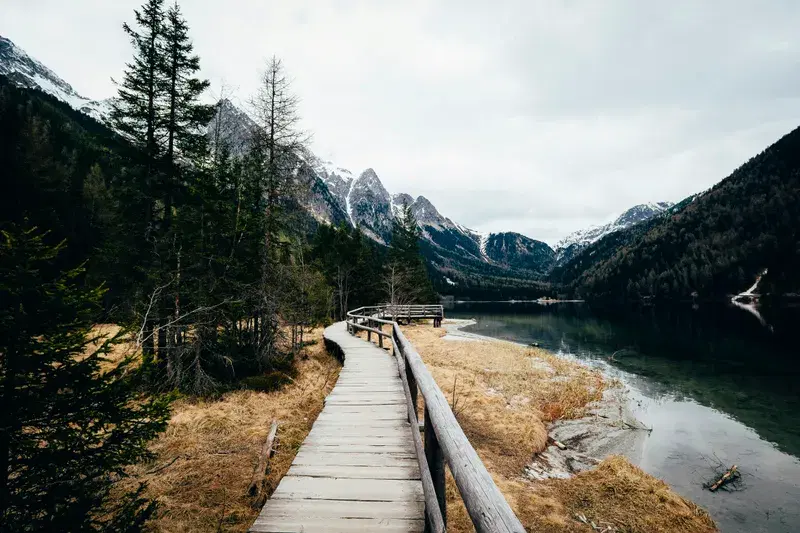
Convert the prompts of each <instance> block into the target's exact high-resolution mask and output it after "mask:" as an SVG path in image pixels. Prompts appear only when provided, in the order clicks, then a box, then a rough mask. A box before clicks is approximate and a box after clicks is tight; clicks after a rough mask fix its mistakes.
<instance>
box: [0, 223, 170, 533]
mask: <svg viewBox="0 0 800 533" xmlns="http://www.w3.org/2000/svg"><path fill="white" fill-rule="evenodd" d="M62 250H63V244H62V245H58V246H49V245H47V244H46V243H45V241H44V238H43V235H42V234H40V233H39V232H38V231H37V230H36V229H29V230H22V229H20V228H19V226H16V225H9V226H7V229H5V230H4V231H3V232H2V234H0V300H1V301H2V302H3V304H2V306H0V405H3V409H0V531H70V532H71V531H75V532H78V531H80V532H83V531H101V530H103V531H138V530H139V529H141V526H142V524H143V522H144V521H145V520H146V519H147V518H148V517H149V516H150V515H151V514H152V513H153V511H154V509H155V506H154V503H153V502H151V501H147V500H145V499H144V498H143V497H142V487H140V488H139V490H135V491H133V492H132V493H129V494H127V495H123V496H119V495H115V497H114V498H113V500H112V499H111V498H110V491H111V489H112V486H113V485H114V483H115V481H116V480H118V479H119V478H120V476H122V475H124V471H123V468H124V467H125V466H126V465H129V464H132V463H135V462H138V461H141V460H142V459H145V458H148V457H149V456H150V454H149V452H148V450H147V443H148V441H149V440H150V439H152V438H153V437H155V436H156V435H157V434H158V433H159V432H161V431H162V430H163V429H164V428H165V426H166V419H167V415H168V407H167V403H166V401H165V400H163V399H150V400H144V399H141V398H137V396H136V393H135V391H134V389H133V385H132V383H131V382H130V381H129V380H128V379H127V378H126V377H125V374H126V369H127V367H128V364H129V361H127V360H124V361H122V362H121V363H120V364H119V365H117V366H116V367H114V368H113V369H111V370H101V369H100V363H101V361H102V360H103V358H104V357H105V356H106V355H107V354H108V353H109V349H110V346H111V342H110V341H109V340H103V339H100V338H97V336H96V335H93V334H92V333H91V326H92V319H93V318H94V316H95V313H96V312H97V309H98V303H99V300H100V298H101V297H102V294H103V290H102V289H85V288H83V286H82V280H81V278H82V277H83V276H84V271H83V269H81V268H78V269H72V270H67V271H63V270H61V269H60V267H59V266H58V265H57V261H56V259H57V256H58V254H59V253H60V252H61V251H62ZM96 344H99V347H96V348H95V347H94V346H95V345H96Z"/></svg>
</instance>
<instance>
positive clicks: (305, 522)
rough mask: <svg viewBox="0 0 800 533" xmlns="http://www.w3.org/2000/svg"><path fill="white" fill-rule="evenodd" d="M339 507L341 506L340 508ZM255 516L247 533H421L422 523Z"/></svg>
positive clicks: (395, 519)
mask: <svg viewBox="0 0 800 533" xmlns="http://www.w3.org/2000/svg"><path fill="white" fill-rule="evenodd" d="M340 507H341V506H340ZM301 517H302V515H297V516H295V517H276V518H272V517H269V516H268V515H267V516H265V517H264V518H261V517H259V518H258V519H257V520H256V523H255V524H253V527H252V528H250V531H252V532H254V533H262V532H270V533H272V532H280V533H350V532H360V531H364V532H369V531H381V532H383V533H413V532H419V533H422V531H423V529H424V528H425V521H424V520H407V519H400V518H309V517H302V518H301Z"/></svg>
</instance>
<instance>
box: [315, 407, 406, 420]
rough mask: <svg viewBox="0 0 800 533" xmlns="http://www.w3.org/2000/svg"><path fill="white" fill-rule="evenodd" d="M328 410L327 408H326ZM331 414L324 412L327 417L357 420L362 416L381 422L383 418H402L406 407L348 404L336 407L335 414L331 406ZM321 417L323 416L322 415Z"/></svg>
mask: <svg viewBox="0 0 800 533" xmlns="http://www.w3.org/2000/svg"><path fill="white" fill-rule="evenodd" d="M326 408H327V406H326ZM330 408H331V412H329V413H326V412H325V411H324V410H323V412H322V414H325V415H326V416H338V417H344V416H350V417H351V418H355V417H357V416H362V417H365V418H374V419H375V420H379V419H382V418H384V419H385V418H397V417H398V415H399V416H400V418H402V417H403V416H404V415H405V414H406V411H405V406H404V405H396V404H390V405H352V404H351V405H347V404H340V405H337V406H336V409H335V412H333V406H330ZM320 416H321V415H320Z"/></svg>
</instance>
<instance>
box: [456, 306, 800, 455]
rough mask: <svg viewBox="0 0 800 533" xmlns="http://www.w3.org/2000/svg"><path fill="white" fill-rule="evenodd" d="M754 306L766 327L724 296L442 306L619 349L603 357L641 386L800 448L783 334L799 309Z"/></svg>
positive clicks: (561, 341)
mask: <svg viewBox="0 0 800 533" xmlns="http://www.w3.org/2000/svg"><path fill="white" fill-rule="evenodd" d="M760 310H761V314H762V315H763V318H762V319H763V320H765V321H766V322H767V323H769V324H772V325H773V326H774V332H773V331H771V330H770V329H768V328H765V327H763V326H762V325H761V323H760V322H759V321H757V320H754V318H753V317H752V316H751V315H750V314H748V313H746V312H743V311H742V310H740V309H738V308H736V307H733V306H727V305H725V306H722V305H720V306H704V307H701V308H700V309H698V310H695V311H692V310H689V309H675V308H661V307H650V308H647V309H638V310H631V309H599V308H592V307H590V306H588V305H585V304H584V305H579V304H563V305H553V306H548V307H543V306H536V305H535V304H514V305H509V304H467V305H462V306H458V307H456V308H454V309H453V310H452V311H450V313H449V314H450V315H453V316H455V315H459V316H470V315H471V314H479V315H480V321H479V323H478V324H477V325H475V326H472V328H470V330H471V331H474V332H476V333H482V334H485V335H491V336H494V337H501V338H507V339H510V340H516V341H520V342H526V343H527V342H534V341H535V342H539V343H540V345H541V346H543V347H545V348H548V349H551V350H555V351H558V350H563V351H565V352H570V353H573V354H575V355H577V356H579V357H583V358H603V359H607V358H608V357H609V356H610V355H611V354H612V353H614V352H617V351H618V350H619V352H618V353H616V355H615V357H614V360H613V361H612V364H614V365H615V366H617V367H618V368H620V369H622V370H625V371H628V372H631V373H634V374H637V375H640V376H645V377H647V378H649V380H652V383H650V385H652V389H651V387H650V386H647V389H651V390H648V391H647V393H648V394H652V395H653V396H655V397H658V396H660V395H664V394H669V395H671V396H673V397H683V396H685V397H688V398H692V399H694V400H695V401H697V402H698V403H700V404H702V405H706V406H709V407H713V408H715V409H717V410H719V411H722V412H724V413H726V414H728V415H730V416H732V417H734V418H736V419H737V420H739V421H740V422H742V423H743V424H745V425H747V426H749V427H751V428H753V429H755V430H756V431H757V432H758V433H759V435H761V437H762V438H764V439H766V440H769V441H772V442H775V443H777V444H778V446H779V447H780V448H781V449H783V450H784V451H787V452H788V453H791V454H793V455H795V456H800V395H798V393H797V391H798V387H797V384H796V383H797V379H798V375H799V374H800V358H798V357H797V353H798V350H797V348H796V347H795V345H794V339H793V338H790V335H791V331H792V330H791V328H792V327H794V326H793V325H794V324H797V323H798V318H800V309H796V308H795V309H771V308H767V307H764V308H761V309H760ZM649 380H648V381H649Z"/></svg>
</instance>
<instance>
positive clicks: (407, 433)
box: [308, 424, 411, 440]
mask: <svg viewBox="0 0 800 533" xmlns="http://www.w3.org/2000/svg"><path fill="white" fill-rule="evenodd" d="M308 437H309V438H312V439H314V440H318V439H327V438H336V437H338V438H345V437H347V438H350V437H355V438H373V437H381V438H384V439H387V438H388V439H395V440H402V439H407V438H411V426H410V425H408V424H406V426H405V427H403V426H394V427H393V426H383V427H381V426H350V427H342V426H317V425H316V424H314V427H313V428H312V429H311V432H310V433H309V434H308Z"/></svg>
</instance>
